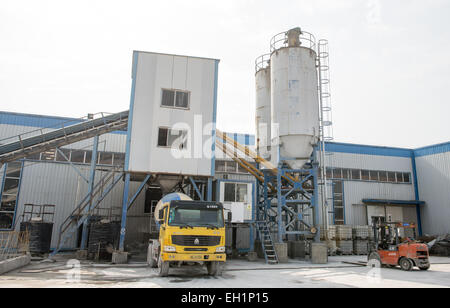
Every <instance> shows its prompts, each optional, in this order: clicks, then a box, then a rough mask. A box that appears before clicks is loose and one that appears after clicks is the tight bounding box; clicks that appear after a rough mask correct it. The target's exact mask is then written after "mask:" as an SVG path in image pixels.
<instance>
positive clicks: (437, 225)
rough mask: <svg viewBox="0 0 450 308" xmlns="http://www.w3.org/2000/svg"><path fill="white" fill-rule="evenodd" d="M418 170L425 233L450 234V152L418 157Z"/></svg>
mask: <svg viewBox="0 0 450 308" xmlns="http://www.w3.org/2000/svg"><path fill="white" fill-rule="evenodd" d="M416 168H417V178H418V181H417V182H418V186H419V197H420V199H421V200H424V201H425V202H426V204H425V205H424V206H422V210H421V213H422V228H423V233H426V234H433V235H438V234H446V233H450V152H446V153H439V154H434V155H427V156H420V157H416Z"/></svg>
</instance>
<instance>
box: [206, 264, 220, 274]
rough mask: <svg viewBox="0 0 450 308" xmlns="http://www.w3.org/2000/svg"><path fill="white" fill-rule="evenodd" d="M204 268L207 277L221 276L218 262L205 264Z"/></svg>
mask: <svg viewBox="0 0 450 308" xmlns="http://www.w3.org/2000/svg"><path fill="white" fill-rule="evenodd" d="M206 268H207V269H208V275H210V276H221V275H222V268H221V265H220V262H217V261H212V262H208V263H207V264H206Z"/></svg>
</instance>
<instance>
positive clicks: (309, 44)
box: [270, 31, 316, 53]
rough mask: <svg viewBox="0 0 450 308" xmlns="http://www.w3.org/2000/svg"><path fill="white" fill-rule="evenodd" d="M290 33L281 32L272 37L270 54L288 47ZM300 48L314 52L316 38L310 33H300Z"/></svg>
mask: <svg viewBox="0 0 450 308" xmlns="http://www.w3.org/2000/svg"><path fill="white" fill-rule="evenodd" d="M288 32H289V31H285V32H281V33H278V34H276V35H274V36H273V37H272V39H271V40H270V52H271V53H272V52H274V51H275V50H278V49H280V48H284V47H288V44H289V42H288V35H287V34H288ZM300 46H302V47H306V48H309V49H312V50H314V51H315V50H316V38H315V37H314V35H312V34H311V33H309V32H306V31H301V32H300Z"/></svg>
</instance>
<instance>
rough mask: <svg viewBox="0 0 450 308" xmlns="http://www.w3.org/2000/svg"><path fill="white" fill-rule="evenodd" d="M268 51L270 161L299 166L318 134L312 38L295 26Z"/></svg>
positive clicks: (317, 100)
mask: <svg viewBox="0 0 450 308" xmlns="http://www.w3.org/2000/svg"><path fill="white" fill-rule="evenodd" d="M271 51H272V53H271V59H270V64H271V122H272V132H271V133H272V148H273V149H275V151H274V150H273V151H272V153H273V154H274V153H276V157H272V161H273V162H274V163H276V164H278V163H279V159H278V157H281V160H282V161H284V162H286V163H287V164H288V165H289V166H290V167H291V168H292V169H301V168H302V167H303V166H304V165H305V163H306V162H307V161H308V160H309V158H310V156H311V154H312V151H313V147H314V145H315V144H317V142H318V136H319V97H318V76H317V69H316V58H317V55H316V52H315V40H314V37H313V36H312V35H310V34H308V33H306V32H302V31H301V30H300V28H296V29H292V30H289V31H288V32H285V33H280V34H278V35H277V36H275V37H274V38H273V39H272V41H271ZM278 146H279V149H280V150H279V154H278V151H277V150H276V149H278ZM283 158H289V159H286V160H284V159H283Z"/></svg>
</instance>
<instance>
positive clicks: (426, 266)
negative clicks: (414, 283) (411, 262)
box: [419, 264, 430, 271]
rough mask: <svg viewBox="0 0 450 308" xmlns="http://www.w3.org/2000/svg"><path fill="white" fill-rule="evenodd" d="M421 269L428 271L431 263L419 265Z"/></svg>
mask: <svg viewBox="0 0 450 308" xmlns="http://www.w3.org/2000/svg"><path fill="white" fill-rule="evenodd" d="M419 269H420V270H421V271H428V270H429V269H430V265H429V264H428V265H425V266H419Z"/></svg>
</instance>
